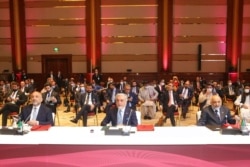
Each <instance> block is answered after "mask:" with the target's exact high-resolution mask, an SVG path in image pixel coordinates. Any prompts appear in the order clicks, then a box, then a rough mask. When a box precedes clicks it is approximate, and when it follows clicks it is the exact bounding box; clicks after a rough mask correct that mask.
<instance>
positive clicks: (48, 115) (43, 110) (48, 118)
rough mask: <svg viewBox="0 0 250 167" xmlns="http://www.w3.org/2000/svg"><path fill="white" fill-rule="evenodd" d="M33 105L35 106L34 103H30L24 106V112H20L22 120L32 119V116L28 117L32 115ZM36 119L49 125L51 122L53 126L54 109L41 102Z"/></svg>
mask: <svg viewBox="0 0 250 167" xmlns="http://www.w3.org/2000/svg"><path fill="white" fill-rule="evenodd" d="M32 107H33V106H32V105H28V106H25V107H24V108H23V110H22V112H21V113H20V117H21V120H22V121H27V122H28V121H29V120H30V118H28V117H30V114H31V111H32ZM27 119H28V120H27ZM36 120H37V121H39V125H49V124H50V125H52V126H53V125H54V122H53V117H52V111H51V110H50V109H49V108H48V107H46V106H45V105H44V104H41V106H40V108H39V111H38V115H37V119H36Z"/></svg>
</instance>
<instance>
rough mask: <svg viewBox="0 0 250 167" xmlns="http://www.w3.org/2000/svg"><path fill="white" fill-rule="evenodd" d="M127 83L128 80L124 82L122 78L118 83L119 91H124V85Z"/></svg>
mask: <svg viewBox="0 0 250 167" xmlns="http://www.w3.org/2000/svg"><path fill="white" fill-rule="evenodd" d="M125 85H126V82H124V81H123V80H122V79H121V81H120V83H119V84H117V89H118V90H119V93H121V92H123V91H124V87H125Z"/></svg>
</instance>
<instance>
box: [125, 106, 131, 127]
mask: <svg viewBox="0 0 250 167" xmlns="http://www.w3.org/2000/svg"><path fill="white" fill-rule="evenodd" d="M131 114H132V109H130V113H129V116H128V118H127V123H126V126H128V123H129V120H130V117H131Z"/></svg>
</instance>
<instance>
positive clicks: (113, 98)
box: [111, 89, 115, 103]
mask: <svg viewBox="0 0 250 167" xmlns="http://www.w3.org/2000/svg"><path fill="white" fill-rule="evenodd" d="M111 100H112V103H114V102H115V89H113V92H112V98H111Z"/></svg>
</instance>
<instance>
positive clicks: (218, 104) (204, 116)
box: [197, 95, 236, 126]
mask: <svg viewBox="0 0 250 167" xmlns="http://www.w3.org/2000/svg"><path fill="white" fill-rule="evenodd" d="M235 122H236V121H235V119H233V118H232V117H231V114H230V110H229V109H228V108H227V107H225V106H222V100H221V97H220V96H219V95H213V96H212V98H211V105H209V106H207V107H205V108H203V109H202V111H201V117H200V119H199V120H198V123H197V125H198V126H222V125H223V124H226V123H229V124H235Z"/></svg>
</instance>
